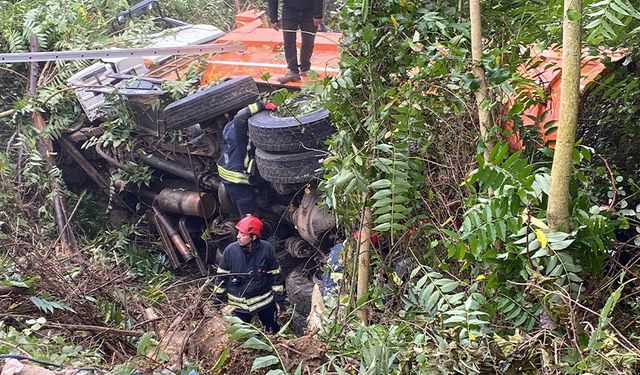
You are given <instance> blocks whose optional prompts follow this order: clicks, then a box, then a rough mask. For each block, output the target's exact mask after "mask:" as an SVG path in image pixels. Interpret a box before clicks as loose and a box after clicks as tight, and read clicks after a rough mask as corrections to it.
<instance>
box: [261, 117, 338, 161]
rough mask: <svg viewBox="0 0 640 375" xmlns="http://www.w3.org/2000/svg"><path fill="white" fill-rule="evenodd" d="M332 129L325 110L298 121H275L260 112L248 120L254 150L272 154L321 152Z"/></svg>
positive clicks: (279, 119) (300, 118)
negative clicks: (313, 150) (320, 149)
mask: <svg viewBox="0 0 640 375" xmlns="http://www.w3.org/2000/svg"><path fill="white" fill-rule="evenodd" d="M333 132H335V128H334V127H333V125H331V123H330V122H329V111H327V110H326V109H324V108H321V109H318V110H316V111H313V112H311V113H307V114H304V115H302V116H298V117H277V116H276V115H275V113H273V112H270V111H263V112H260V113H257V114H255V115H253V116H251V118H249V138H250V139H251V142H253V144H254V145H255V146H256V148H259V149H262V150H265V151H271V152H302V151H305V150H308V149H317V148H322V143H323V142H324V140H325V139H327V138H328V137H329V136H330V135H331V134H332V133H333Z"/></svg>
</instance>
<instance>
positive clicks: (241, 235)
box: [215, 215, 284, 333]
mask: <svg viewBox="0 0 640 375" xmlns="http://www.w3.org/2000/svg"><path fill="white" fill-rule="evenodd" d="M236 229H238V235H237V237H236V238H237V241H235V242H233V243H231V244H230V245H229V246H227V247H226V248H225V249H224V252H223V253H222V259H221V260H220V264H219V265H218V273H217V280H216V290H215V293H216V301H217V303H224V301H227V303H228V304H229V305H230V306H232V307H234V308H235V310H234V315H235V316H237V317H238V318H240V319H242V320H243V321H245V322H247V323H248V322H250V321H251V318H252V316H253V315H254V314H257V315H258V317H259V318H260V321H261V322H262V325H263V326H264V327H265V328H266V329H267V330H268V331H270V332H273V333H275V332H278V331H279V330H280V325H279V324H278V321H277V316H281V315H282V313H283V311H284V306H283V302H284V294H283V292H284V289H283V286H282V281H283V280H282V275H281V270H280V266H279V265H278V260H277V259H276V256H275V252H274V251H273V247H272V246H271V244H270V243H269V242H267V241H264V240H261V239H260V234H261V231H262V221H261V220H260V219H258V218H257V217H255V216H252V215H247V216H246V217H244V218H243V219H242V220H240V221H239V222H238V223H237V224H236ZM276 315H277V316H276Z"/></svg>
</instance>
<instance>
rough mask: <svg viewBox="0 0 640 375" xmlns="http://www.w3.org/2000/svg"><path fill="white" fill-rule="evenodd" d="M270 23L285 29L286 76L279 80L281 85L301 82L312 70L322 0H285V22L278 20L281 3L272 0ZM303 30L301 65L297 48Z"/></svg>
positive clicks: (283, 18)
mask: <svg viewBox="0 0 640 375" xmlns="http://www.w3.org/2000/svg"><path fill="white" fill-rule="evenodd" d="M268 4H269V22H270V23H271V27H273V28H274V29H276V30H279V29H280V28H282V38H283V44H284V57H285V59H286V60H287V68H288V72H287V74H285V75H283V76H282V77H279V78H277V80H278V82H280V83H282V84H285V83H288V82H297V81H300V76H306V75H307V73H308V72H309V70H310V69H311V55H313V43H314V41H315V38H316V31H318V27H319V26H320V25H322V12H323V6H324V4H323V0H282V21H280V20H279V19H278V0H269V3H268ZM298 29H300V34H301V40H302V44H301V48H300V65H298V51H297V49H296V34H297V32H298Z"/></svg>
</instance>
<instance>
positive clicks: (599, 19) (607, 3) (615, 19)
mask: <svg viewBox="0 0 640 375" xmlns="http://www.w3.org/2000/svg"><path fill="white" fill-rule="evenodd" d="M585 13H586V16H587V17H586V18H587V21H586V25H585V26H584V28H585V29H586V30H587V32H588V34H587V41H588V42H590V43H592V44H594V45H599V44H601V43H602V42H603V41H613V42H614V43H615V42H618V43H622V44H624V43H625V40H628V39H629V38H633V37H634V35H637V34H638V32H640V27H636V28H635V29H633V30H632V31H631V32H630V33H629V28H630V26H631V27H633V26H632V25H635V26H637V25H640V22H638V21H640V12H638V10H637V9H636V7H634V6H633V5H632V4H631V3H630V2H629V1H628V0H602V1H597V2H593V3H591V4H589V5H588V6H587V7H586V9H585Z"/></svg>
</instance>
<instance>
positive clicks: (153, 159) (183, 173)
mask: <svg viewBox="0 0 640 375" xmlns="http://www.w3.org/2000/svg"><path fill="white" fill-rule="evenodd" d="M138 157H139V158H140V161H142V162H143V163H145V164H147V165H150V166H152V167H154V168H157V169H160V170H163V171H165V172H167V173H171V174H172V175H175V176H178V177H180V178H183V179H185V180H187V181H191V182H195V183H198V182H199V181H198V180H199V176H198V175H194V174H193V172H192V171H190V170H188V169H185V168H184V167H182V166H181V165H178V164H176V163H173V162H170V161H168V160H165V159H161V158H159V157H157V156H155V155H153V154H147V153H145V152H144V151H142V150H139V151H138Z"/></svg>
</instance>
